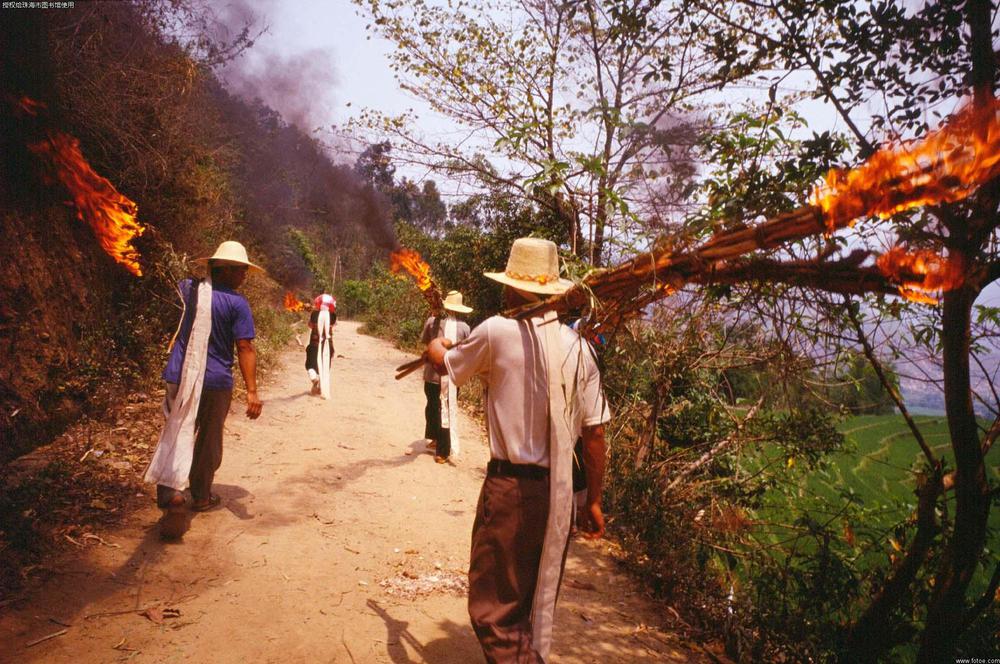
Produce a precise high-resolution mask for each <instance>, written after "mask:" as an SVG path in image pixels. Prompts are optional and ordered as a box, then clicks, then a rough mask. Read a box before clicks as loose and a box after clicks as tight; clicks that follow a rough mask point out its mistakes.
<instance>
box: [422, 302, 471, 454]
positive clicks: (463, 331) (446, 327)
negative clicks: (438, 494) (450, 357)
mask: <svg viewBox="0 0 1000 664" xmlns="http://www.w3.org/2000/svg"><path fill="white" fill-rule="evenodd" d="M444 311H445V316H444V320H442V319H441V316H431V317H430V318H428V319H427V322H425V323H424V329H423V332H422V333H421V335H420V341H421V342H422V343H424V344H429V343H430V342H431V341H432V340H433V339H437V338H438V337H441V338H444V339H447V340H448V341H449V342H450V343H452V344H456V343H458V342H459V341H462V340H463V339H465V338H466V337H468V336H469V324H468V323H466V322H465V321H461V320H459V319H458V314H468V313H472V307H467V306H465V303H464V302H463V300H462V294H461V293H459V292H458V291H454V290H453V291H449V292H448V294H447V295H446V296H445V298H444ZM424 396H425V397H427V405H426V406H425V407H424V438H426V439H428V440H430V443H428V445H427V446H428V447H433V448H434V460H435V461H436V462H438V463H445V462H446V461H448V458H449V457H450V456H451V455H452V454H454V455H456V456H458V454H459V452H460V451H461V443H460V441H459V436H458V388H457V387H456V385H455V383H454V382H452V381H451V380H450V379H449V378H448V376H447V375H438V373H437V372H436V371H435V370H434V368H433V367H431V366H430V365H429V364H425V365H424Z"/></svg>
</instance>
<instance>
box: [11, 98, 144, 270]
mask: <svg viewBox="0 0 1000 664" xmlns="http://www.w3.org/2000/svg"><path fill="white" fill-rule="evenodd" d="M19 106H20V107H21V109H22V110H24V111H25V112H26V113H30V114H31V115H38V110H39V109H44V108H45V104H44V103H42V102H37V101H34V100H33V99H30V98H28V97H22V98H21V100H20V101H19ZM28 149H29V150H31V152H33V153H34V154H35V155H37V156H38V157H39V158H40V159H41V160H42V161H43V162H45V164H46V165H47V166H48V168H49V171H50V173H51V174H52V175H54V176H55V179H57V180H58V181H59V182H60V183H62V185H63V186H64V187H66V189H67V190H68V191H69V193H70V195H71V196H72V197H73V204H74V205H76V210H77V218H78V219H80V221H85V222H87V224H88V225H89V226H90V228H91V230H92V231H93V232H94V235H96V236H97V240H98V242H100V243H101V247H102V248H103V249H104V251H105V253H107V254H108V255H109V256H111V258H113V259H114V260H115V261H117V262H118V263H120V264H122V265H124V266H125V268H126V269H127V270H128V271H129V272H131V273H132V274H134V275H135V276H137V277H139V276H142V270H141V269H140V267H139V251H138V250H137V249H136V248H135V247H133V246H132V241H133V240H134V239H135V238H137V237H139V236H140V235H142V233H143V231H145V230H146V229H145V228H144V227H143V226H142V225H141V224H140V223H139V221H138V219H137V218H136V215H137V214H138V212H139V208H138V206H137V205H136V204H135V203H134V202H133V201H131V200H130V199H129V198H127V197H126V196H123V195H122V194H120V193H118V190H117V189H115V187H114V185H113V184H111V183H110V182H109V181H108V180H107V179H106V178H103V177H101V176H100V175H98V174H97V173H96V172H95V171H94V169H93V168H91V167H90V164H88V163H87V160H86V159H84V157H83V153H82V152H81V151H80V142H79V141H78V140H76V139H75V138H73V137H72V136H70V135H68V134H64V133H63V132H60V131H55V130H49V131H48V132H47V137H46V138H45V139H43V140H41V141H38V142H36V143H30V144H29V145H28Z"/></svg>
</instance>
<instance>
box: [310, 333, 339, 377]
mask: <svg viewBox="0 0 1000 664" xmlns="http://www.w3.org/2000/svg"><path fill="white" fill-rule="evenodd" d="M327 343H328V344H330V366H333V342H332V341H327ZM309 369H312V370H313V371H315V372H316V373H319V344H318V343H315V344H309V345H308V346H306V370H307V371H308V370H309Z"/></svg>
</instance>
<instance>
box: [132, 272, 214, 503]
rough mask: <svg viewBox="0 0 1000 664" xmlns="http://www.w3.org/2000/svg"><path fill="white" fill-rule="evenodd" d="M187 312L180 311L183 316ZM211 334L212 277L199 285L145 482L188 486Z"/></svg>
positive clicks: (178, 487)
mask: <svg viewBox="0 0 1000 664" xmlns="http://www.w3.org/2000/svg"><path fill="white" fill-rule="evenodd" d="M183 316H184V314H183V313H181V317H182V319H183ZM211 333H212V277H211V275H209V276H208V277H207V278H206V279H205V280H204V281H202V282H201V283H200V284H198V291H197V295H196V299H195V310H194V320H193V321H192V322H191V334H190V336H189V337H188V342H187V348H186V349H185V351H184V364H183V365H182V366H181V379H180V383H178V386H177V393H176V395H175V396H174V398H173V399H171V398H170V392H168V393H167V396H166V397H165V399H164V404H163V411H164V414H165V415H166V416H167V421H166V422H165V423H164V425H163V431H161V432H160V440H159V442H157V443H156V451H155V452H154V453H153V460H152V461H150V462H149V468H147V469H146V475H145V481H147V482H152V483H154V484H162V485H164V486H169V487H171V488H173V489H176V490H178V491H183V490H184V489H186V488H187V486H188V475H189V474H190V473H191V461H192V459H193V458H194V425H195V419H196V418H197V417H198V404H200V403H201V388H202V386H203V385H204V383H205V365H206V361H207V359H208V339H209V336H211Z"/></svg>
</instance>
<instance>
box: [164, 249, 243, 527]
mask: <svg viewBox="0 0 1000 664" xmlns="http://www.w3.org/2000/svg"><path fill="white" fill-rule="evenodd" d="M202 261H205V262H207V264H208V268H209V270H210V272H211V277H212V283H211V298H212V299H211V329H210V332H209V333H208V340H207V350H205V351H204V352H205V357H204V361H203V362H200V363H194V364H192V365H191V366H197V367H199V369H197V370H202V371H203V372H204V376H203V382H202V384H201V391H200V399H199V400H198V404H197V415H196V416H195V418H194V452H193V457H192V459H191V465H190V473H189V474H188V482H189V484H190V487H191V499H192V501H193V502H192V505H191V509H192V510H193V511H196V512H203V511H206V510H210V509H212V508H214V507H217V506H218V505H220V504H221V499H220V498H219V497H218V496H217V495H214V494H213V493H212V491H211V489H212V481H213V479H214V478H215V472H216V470H218V468H219V466H220V465H221V463H222V436H223V428H224V425H225V421H226V416H227V415H228V414H229V405H230V402H231V401H232V395H233V362H234V355H233V348H234V346H235V348H236V358H235V359H236V360H237V361H238V362H239V367H240V373H242V374H243V382H244V383H245V384H246V389H247V409H246V414H247V417H249V418H250V419H256V418H257V417H259V416H260V413H261V409H262V407H263V403H262V402H261V400H260V397H259V396H258V393H257V351H256V349H255V348H254V344H253V340H254V337H255V330H254V322H253V314H252V313H251V312H250V304H249V303H248V302H247V299H246V298H245V297H243V296H242V295H240V294H239V293H237V292H236V290H237V289H238V288H239V287H240V286H241V285H242V284H243V281H244V280H245V279H246V276H247V272H248V271H249V270H250V269H257V270H260V268H259V267H257V266H256V265H254V264H253V263H251V262H250V261H249V260H247V254H246V249H244V248H243V246H242V245H241V244H239V243H238V242H233V241H228V242H223V243H222V244H221V245H219V248H218V249H217V250H216V252H215V254H214V255H213V256H212V257H211V258H207V259H202ZM179 286H180V291H181V295H182V297H183V298H184V303H185V306H184V315H183V318H182V319H181V325H180V328H179V329H178V333H177V337H176V343H175V344H174V346H173V348H172V349H171V351H170V358H169V359H168V361H167V366H166V368H165V369H164V371H163V380H164V381H166V383H167V400H166V403H165V406H164V409H165V412H166V414H167V415H168V418H169V416H170V412H171V409H172V408H176V407H177V406H178V402H177V395H178V389H179V387H180V385H181V383H182V375H183V372H184V367H185V358H186V354H187V350H188V345H189V342H191V339H192V328H193V327H194V326H195V318H196V311H197V310H198V296H199V290H200V281H199V280H196V279H193V278H191V279H185V280H184V281H182V282H181V283H180V284H179ZM206 313H207V312H206ZM199 315H200V314H199ZM191 370H192V369H190V368H189V371H191ZM162 444H163V440H162V439H161V445H162ZM158 451H159V450H158ZM155 463H156V460H155V458H154V464H155ZM175 484H176V482H175ZM157 503H158V504H159V506H160V507H162V508H166V509H170V508H179V507H180V506H182V505H183V504H184V498H183V495H182V494H181V493H180V491H179V490H178V488H177V487H176V486H175V487H171V486H167V485H165V484H163V483H158V484H157Z"/></svg>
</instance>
